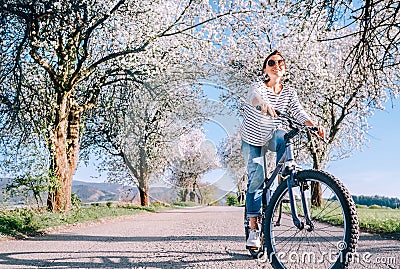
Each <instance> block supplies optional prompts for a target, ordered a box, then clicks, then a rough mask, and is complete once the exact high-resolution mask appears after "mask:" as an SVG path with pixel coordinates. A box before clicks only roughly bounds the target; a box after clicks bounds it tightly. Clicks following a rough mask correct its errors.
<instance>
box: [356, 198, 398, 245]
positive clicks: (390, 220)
mask: <svg viewBox="0 0 400 269" xmlns="http://www.w3.org/2000/svg"><path fill="white" fill-rule="evenodd" d="M357 214H358V220H359V225H360V229H361V230H362V231H368V232H372V233H384V234H391V235H393V236H395V237H396V238H398V239H400V209H391V208H384V207H380V206H370V207H366V206H359V205H358V206H357Z"/></svg>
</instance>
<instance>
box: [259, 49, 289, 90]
mask: <svg viewBox="0 0 400 269" xmlns="http://www.w3.org/2000/svg"><path fill="white" fill-rule="evenodd" d="M273 55H279V56H281V57H282V59H283V60H285V58H283V56H282V53H280V52H279V51H278V50H274V51H273V52H271V53H270V54H269V55H268V56H267V58H265V60H264V64H263V68H262V70H261V73H262V74H263V81H264V82H268V81H269V77H268V75H267V74H264V69H265V68H266V67H267V63H268V60H269V58H271V56H273Z"/></svg>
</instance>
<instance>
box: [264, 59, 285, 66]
mask: <svg viewBox="0 0 400 269" xmlns="http://www.w3.org/2000/svg"><path fill="white" fill-rule="evenodd" d="M267 64H268V66H270V67H272V66H274V65H275V64H278V65H279V66H281V65H284V64H285V60H277V61H274V60H268V62H267Z"/></svg>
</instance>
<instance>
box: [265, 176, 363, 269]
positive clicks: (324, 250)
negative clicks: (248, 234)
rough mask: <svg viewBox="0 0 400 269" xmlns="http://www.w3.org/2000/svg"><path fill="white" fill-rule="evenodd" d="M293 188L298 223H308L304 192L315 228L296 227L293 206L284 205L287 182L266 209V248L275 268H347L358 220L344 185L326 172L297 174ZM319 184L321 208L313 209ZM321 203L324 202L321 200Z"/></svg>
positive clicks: (352, 249)
mask: <svg viewBox="0 0 400 269" xmlns="http://www.w3.org/2000/svg"><path fill="white" fill-rule="evenodd" d="M295 177H296V179H297V180H298V184H296V186H294V187H293V188H292V190H293V194H294V197H295V198H296V199H295V204H296V208H297V213H298V216H299V219H300V220H301V221H302V222H304V223H306V221H305V218H304V212H303V211H304V210H303V206H302V202H301V199H299V198H301V193H300V188H303V190H304V194H305V198H306V201H307V204H308V210H309V215H310V218H311V222H312V225H311V227H310V226H307V225H306V227H304V228H297V227H296V226H295V225H294V224H293V219H292V215H291V208H290V203H283V202H282V200H283V199H284V196H285V194H286V193H287V191H288V186H287V182H286V181H284V182H282V183H281V184H280V185H279V186H278V188H277V189H276V191H275V193H274V195H273V196H272V198H271V201H270V203H269V205H268V207H267V209H266V215H265V221H266V225H265V226H264V229H265V232H264V236H265V248H266V250H267V254H268V258H269V260H270V262H271V264H272V266H273V267H274V268H308V267H312V266H313V265H317V266H318V268H333V269H338V268H347V266H348V262H349V261H350V260H351V258H352V256H351V255H352V253H354V252H355V248H356V245H357V241H358V219H357V213H356V207H355V204H354V202H353V199H352V197H351V195H350V194H349V192H348V191H347V190H346V188H345V187H344V186H343V184H342V183H341V182H340V181H339V180H338V179H336V178H335V177H333V176H332V175H329V174H328V173H326V172H322V171H317V170H304V171H300V172H298V173H297V174H296V176H295ZM316 184H318V185H319V186H320V187H321V188H320V190H321V191H322V204H320V205H318V206H313V205H311V192H312V189H313V188H312V185H313V187H314V186H316ZM320 202H321V200H320Z"/></svg>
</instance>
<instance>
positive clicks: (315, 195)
mask: <svg viewBox="0 0 400 269" xmlns="http://www.w3.org/2000/svg"><path fill="white" fill-rule="evenodd" d="M308 138H309V141H311V143H310V147H309V150H310V153H311V158H312V160H313V168H314V169H316V170H319V169H320V164H321V160H322V159H323V154H321V152H324V151H321V149H318V145H317V144H315V143H314V141H313V140H312V138H311V134H308ZM311 205H312V206H315V207H321V206H322V189H321V184H320V183H318V182H311Z"/></svg>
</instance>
